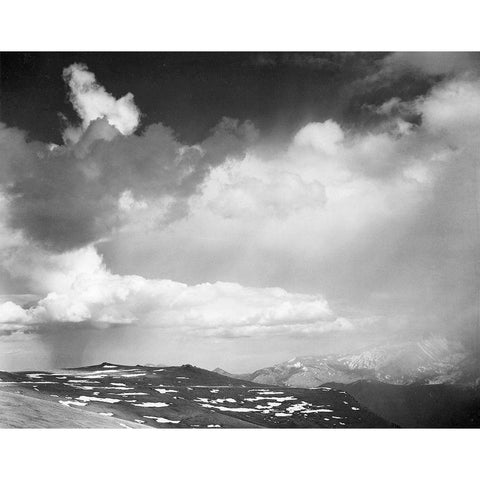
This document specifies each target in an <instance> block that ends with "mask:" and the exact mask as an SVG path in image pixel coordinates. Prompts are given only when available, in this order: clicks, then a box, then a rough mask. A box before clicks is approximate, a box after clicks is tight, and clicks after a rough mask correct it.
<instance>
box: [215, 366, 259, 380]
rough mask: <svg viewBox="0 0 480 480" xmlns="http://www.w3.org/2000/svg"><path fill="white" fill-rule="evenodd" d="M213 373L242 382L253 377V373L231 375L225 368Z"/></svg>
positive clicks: (217, 369)
mask: <svg viewBox="0 0 480 480" xmlns="http://www.w3.org/2000/svg"><path fill="white" fill-rule="evenodd" d="M212 371H213V372H215V373H218V374H220V375H224V376H225V377H230V378H238V379H240V380H250V377H251V373H230V372H227V371H226V370H223V368H216V369H215V370H212Z"/></svg>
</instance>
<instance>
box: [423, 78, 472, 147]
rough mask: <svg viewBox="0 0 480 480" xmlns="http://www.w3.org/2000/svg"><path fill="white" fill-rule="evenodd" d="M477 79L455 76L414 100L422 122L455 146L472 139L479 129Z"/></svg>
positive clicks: (467, 142) (464, 143)
mask: <svg viewBox="0 0 480 480" xmlns="http://www.w3.org/2000/svg"><path fill="white" fill-rule="evenodd" d="M479 107H480V80H479V79H478V78H468V77H467V78H466V77H462V78H456V79H453V80H451V81H448V82H442V83H441V84H439V85H437V86H435V87H434V88H433V89H432V90H431V92H430V93H429V94H428V95H427V96H426V97H425V98H422V99H420V100H419V101H418V102H417V109H418V111H419V112H420V113H421V114H422V118H423V125H424V127H425V128H427V129H428V130H429V131H431V132H432V133H435V134H437V135H439V136H441V137H444V138H445V137H447V138H448V139H449V140H450V141H452V140H454V141H455V142H456V144H457V146H464V145H467V146H468V145H469V144H471V143H475V142H476V140H477V138H478V132H479V130H480V114H479Z"/></svg>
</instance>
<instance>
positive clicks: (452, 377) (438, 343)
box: [249, 337, 478, 387]
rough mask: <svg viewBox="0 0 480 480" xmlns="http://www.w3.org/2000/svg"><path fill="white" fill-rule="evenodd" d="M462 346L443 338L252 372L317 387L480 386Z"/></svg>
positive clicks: (262, 378)
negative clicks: (358, 383)
mask: <svg viewBox="0 0 480 480" xmlns="http://www.w3.org/2000/svg"><path fill="white" fill-rule="evenodd" d="M475 367H476V365H475V362H474V361H473V360H472V358H471V357H470V355H469V354H468V352H467V351H466V350H465V348H464V347H463V345H462V344H461V343H459V342H453V341H449V340H447V339H445V338H443V337H429V338H427V339H423V340H420V341H416V342H402V343H397V344H387V345H382V346H379V347H374V348H371V349H369V350H365V351H363V352H359V353H354V354H348V355H324V356H304V357H295V358H292V359H291V360H288V361H287V362H283V363H280V364H277V365H274V366H272V367H269V368H263V369H260V370H257V371H256V372H254V373H252V374H251V375H250V377H249V379H250V380H252V381H254V382H259V383H265V384H270V385H287V386H296V387H312V386H316V385H320V384H322V383H326V382H337V383H351V382H354V381H357V380H378V381H381V382H385V383H392V384H399V385H406V384H411V383H465V384H473V383H476V381H477V378H478V372H477V371H476V368H475Z"/></svg>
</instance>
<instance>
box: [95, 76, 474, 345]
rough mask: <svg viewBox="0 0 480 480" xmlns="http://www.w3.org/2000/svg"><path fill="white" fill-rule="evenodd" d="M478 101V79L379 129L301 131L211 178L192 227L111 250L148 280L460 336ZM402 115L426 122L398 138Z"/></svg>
mask: <svg viewBox="0 0 480 480" xmlns="http://www.w3.org/2000/svg"><path fill="white" fill-rule="evenodd" d="M479 94H480V84H479V83H478V80H477V79H476V77H471V78H465V77H458V78H457V77H455V78H446V79H444V80H443V81H441V82H439V83H438V84H437V85H436V86H435V87H434V88H432V89H431V90H430V91H429V92H428V93H427V94H426V95H425V96H422V97H419V98H417V99H416V100H415V101H413V102H402V101H401V100H399V99H395V100H394V101H392V102H390V104H389V105H386V106H385V108H384V109H383V110H384V111H383V115H384V117H385V118H384V122H383V124H382V128H375V129H372V130H371V131H358V130H355V129H353V128H352V129H349V130H347V129H345V128H342V126H341V125H340V124H338V123H335V122H333V121H332V120H331V121H329V122H323V123H316V122H315V123H311V124H308V125H305V126H304V127H302V128H301V129H300V130H299V131H298V132H297V134H295V135H293V137H292V138H291V141H290V143H289V145H288V146H287V147H286V148H281V147H279V148H276V149H274V148H272V149H268V148H263V149H259V148H252V149H250V150H249V152H248V153H247V155H246V157H245V158H244V159H243V160H242V161H236V160H235V159H232V160H231V161H229V162H225V163H222V164H219V165H218V166H216V167H214V168H213V169H212V170H211V171H210V173H209V174H208V175H207V176H206V178H205V181H204V183H203V184H202V187H201V189H200V190H199V191H198V192H197V193H196V194H194V195H193V196H192V197H191V198H190V199H189V204H190V206H189V212H190V213H189V216H188V217H185V218H183V219H182V220H181V221H179V222H176V223H175V224H172V225H170V226H169V228H168V229H167V230H165V231H158V230H156V229H155V228H152V229H148V232H149V234H148V235H147V236H146V235H145V231H146V230H145V225H146V224H145V223H143V221H142V220H139V223H138V224H137V225H135V222H133V223H132V224H131V225H130V229H129V230H128V231H125V232H121V233H120V234H119V236H118V237H117V238H116V239H115V240H114V241H112V242H111V244H109V245H106V246H105V248H104V249H103V248H102V251H104V252H105V254H106V256H107V257H108V259H109V262H110V263H111V264H112V265H116V268H120V269H122V271H135V270H136V271H141V272H142V273H143V274H144V275H147V276H153V275H155V272H156V271H159V270H161V271H162V272H163V274H164V275H166V276H168V277H169V278H180V279H183V280H184V281H187V282H188V283H197V282H202V281H206V280H207V281H211V280H214V279H218V278H222V279H225V280H228V281H231V282H237V283H240V284H246V285H255V286H258V287H261V286H265V285H277V286H280V287H281V288H283V289H285V290H287V291H300V292H309V293H312V294H314V293H315V292H322V294H323V295H325V296H326V298H328V299H329V302H330V303H331V304H333V305H335V306H336V311H337V312H338V313H337V314H338V315H339V316H341V315H343V314H344V313H345V316H347V317H348V318H349V315H350V314H351V313H352V312H354V316H365V317H371V316H379V317H381V319H382V320H381V321H378V322H377V323H376V324H375V328H376V330H377V331H378V332H380V331H383V332H384V334H386V335H388V334H389V332H390V333H391V332H392V331H397V330H396V329H397V326H399V325H402V326H403V327H402V329H403V330H402V331H403V333H404V334H408V335H411V336H414V335H418V334H422V333H424V332H425V331H427V332H431V331H434V332H437V331H441V332H446V331H448V332H450V333H452V332H455V333H456V334H458V335H460V336H461V335H464V334H465V332H467V331H469V325H472V324H473V322H474V319H475V311H476V310H475V300H474V298H475V297H474V292H475V288H476V286H477V285H478V279H477V278H476V274H475V269H474V264H473V263H472V262H473V259H475V258H476V251H477V249H478V248H479V245H478V234H477V233H476V228H477V227H476V225H477V224H478V220H476V216H475V215H476V214H475V205H476V189H478V186H476V184H475V178H476V174H475V165H476V162H477V160H476V154H475V152H476V151H478V140H477V138H478V135H476V134H475V132H478V128H479V125H478V122H479V120H478V113H477V112H478V111H480V101H479V97H478V96H479ZM399 111H400V112H409V113H412V114H414V115H416V116H418V117H419V120H418V122H415V123H410V122H408V121H407V120H403V121H404V122H405V123H406V124H407V125H406V128H403V129H401V128H398V123H397V122H396V121H394V120H395V118H396V115H397V114H398V112H399ZM272 152H273V153H272ZM132 245H134V246H135V247H132ZM137 252H138V253H137ZM338 305H340V307H339V308H338V307H337V306H338ZM347 312H348V314H347ZM419 332H420V333H419ZM466 335H467V336H468V334H466Z"/></svg>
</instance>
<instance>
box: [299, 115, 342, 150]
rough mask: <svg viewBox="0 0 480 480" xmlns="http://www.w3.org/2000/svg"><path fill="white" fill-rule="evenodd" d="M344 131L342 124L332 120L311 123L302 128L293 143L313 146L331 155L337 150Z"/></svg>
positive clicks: (301, 145) (300, 145)
mask: <svg viewBox="0 0 480 480" xmlns="http://www.w3.org/2000/svg"><path fill="white" fill-rule="evenodd" d="M343 138H344V133H343V131H342V129H341V128H340V126H339V125H338V124H337V123H335V122H333V121H332V120H327V121H325V122H323V123H309V124H308V125H305V126H304V127H303V128H301V129H300V130H299V131H298V132H297V134H296V135H295V138H294V139H293V143H294V144H295V145H296V146H299V147H311V148H313V149H315V150H319V151H323V152H324V153H327V154H329V155H332V154H334V153H335V152H336V150H337V148H338V144H339V143H340V142H341V141H342V140H343Z"/></svg>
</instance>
